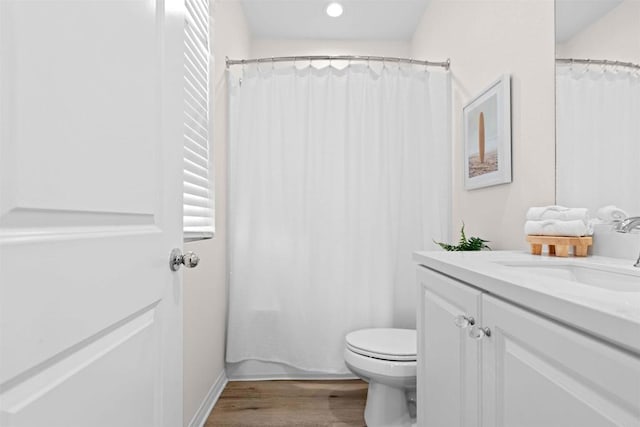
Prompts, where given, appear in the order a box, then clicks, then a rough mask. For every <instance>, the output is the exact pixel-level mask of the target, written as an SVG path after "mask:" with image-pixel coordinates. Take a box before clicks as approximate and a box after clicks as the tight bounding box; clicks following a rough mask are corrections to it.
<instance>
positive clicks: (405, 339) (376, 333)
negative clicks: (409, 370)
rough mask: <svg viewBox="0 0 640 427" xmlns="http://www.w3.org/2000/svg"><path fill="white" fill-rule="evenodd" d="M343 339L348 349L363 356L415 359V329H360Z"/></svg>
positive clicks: (385, 358)
mask: <svg viewBox="0 0 640 427" xmlns="http://www.w3.org/2000/svg"><path fill="white" fill-rule="evenodd" d="M345 340H346V342H347V348H349V350H351V351H353V352H354V353H358V354H361V355H363V356H369V357H375V358H376V359H382V360H398V361H414V360H416V353H417V350H416V349H417V335H416V331H415V329H391V328H375V329H361V330H359V331H354V332H351V333H349V334H347V336H346V338H345Z"/></svg>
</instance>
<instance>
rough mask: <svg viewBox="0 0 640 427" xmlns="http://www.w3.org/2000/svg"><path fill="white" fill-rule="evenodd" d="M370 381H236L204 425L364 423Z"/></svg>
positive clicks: (302, 426) (277, 426)
mask: <svg viewBox="0 0 640 427" xmlns="http://www.w3.org/2000/svg"><path fill="white" fill-rule="evenodd" d="M366 400H367V383H365V382H364V381H360V380H344V381H233V382H230V383H229V384H227V387H225V389H224V391H223V392H222V395H221V396H220V399H218V403H217V404H216V406H215V408H214V409H213V411H212V412H211V415H209V418H208V419H207V422H206V423H205V427H240V426H242V427H251V426H268V427H284V426H287V427H289V426H291V427H293V426H296V427H311V426H318V427H320V426H322V427H329V426H331V427H338V426H340V427H346V426H358V427H362V426H364V425H365V423H364V405H365V402H366Z"/></svg>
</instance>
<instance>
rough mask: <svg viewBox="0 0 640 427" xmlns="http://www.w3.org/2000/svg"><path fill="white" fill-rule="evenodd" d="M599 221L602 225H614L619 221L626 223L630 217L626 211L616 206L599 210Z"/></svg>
mask: <svg viewBox="0 0 640 427" xmlns="http://www.w3.org/2000/svg"><path fill="white" fill-rule="evenodd" d="M596 215H597V216H598V220H599V222H600V223H604V224H613V223H615V222H618V221H624V220H625V219H627V218H628V217H629V214H627V213H626V212H625V211H623V210H622V209H620V208H619V207H617V206H614V205H608V206H603V207H601V208H600V209H598V213H597V214H596Z"/></svg>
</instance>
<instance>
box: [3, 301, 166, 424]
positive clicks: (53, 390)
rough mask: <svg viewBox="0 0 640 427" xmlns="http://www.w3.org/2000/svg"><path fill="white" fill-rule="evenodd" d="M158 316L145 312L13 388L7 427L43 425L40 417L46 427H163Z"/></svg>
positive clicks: (8, 397)
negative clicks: (160, 410) (79, 408)
mask: <svg viewBox="0 0 640 427" xmlns="http://www.w3.org/2000/svg"><path fill="white" fill-rule="evenodd" d="M156 314H157V313H156V312H155V307H154V308H150V309H148V310H146V311H145V312H143V313H142V314H140V315H138V316H136V317H134V318H133V319H129V320H128V321H127V322H126V323H124V324H123V325H121V326H119V327H117V328H115V329H114V330H112V331H107V332H105V333H104V334H103V336H101V337H99V338H98V339H94V340H92V341H91V342H90V343H86V344H84V345H81V346H80V347H79V348H78V349H74V351H69V352H67V353H68V354H64V355H63V356H62V357H60V358H56V360H55V361H52V362H51V363H48V364H47V366H46V368H44V369H42V370H37V372H35V373H33V374H31V375H29V378H28V379H27V380H25V381H22V382H20V383H19V385H17V386H16V387H13V388H11V389H10V391H8V392H7V393H5V394H4V395H3V406H4V408H5V409H4V411H5V413H4V416H5V417H6V418H5V419H6V420H7V424H6V425H10V426H16V427H19V426H38V425H45V424H42V414H48V417H47V419H46V425H47V426H48V427H67V426H81V425H86V426H89V425H90V426H103V425H104V426H106V425H110V426H121V425H136V426H153V425H159V423H158V422H159V420H160V414H159V413H158V412H157V409H158V408H155V407H154V405H155V402H156V401H157V400H158V398H159V396H157V393H158V391H159V390H160V384H158V382H157V379H158V375H157V372H156V369H157V367H158V353H157V352H156V349H157V348H159V342H158V340H159V333H158V332H159V330H158V325H157V323H156V319H155V317H156ZM79 390H83V391H84V392H83V393H81V394H80V393H78V391H79ZM72 405H73V406H75V405H77V406H79V407H81V408H82V410H81V411H78V410H69V409H71V407H72ZM61 408H65V409H66V410H60V409H61ZM105 414H109V415H108V416H107V418H108V419H105ZM3 425H5V424H3Z"/></svg>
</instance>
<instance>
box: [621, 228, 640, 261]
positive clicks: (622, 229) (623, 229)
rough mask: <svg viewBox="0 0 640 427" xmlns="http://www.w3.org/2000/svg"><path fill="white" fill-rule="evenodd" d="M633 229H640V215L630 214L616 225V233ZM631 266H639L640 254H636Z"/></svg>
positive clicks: (629, 231) (628, 231)
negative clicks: (636, 258)
mask: <svg viewBox="0 0 640 427" xmlns="http://www.w3.org/2000/svg"><path fill="white" fill-rule="evenodd" d="M635 229H639V230H640V216H630V217H629V218H627V219H625V220H624V221H622V222H620V223H618V224H617V225H616V231H617V232H618V233H631V231H632V230H635ZM633 266H634V267H640V255H638V260H637V261H636V263H635V264H633Z"/></svg>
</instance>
